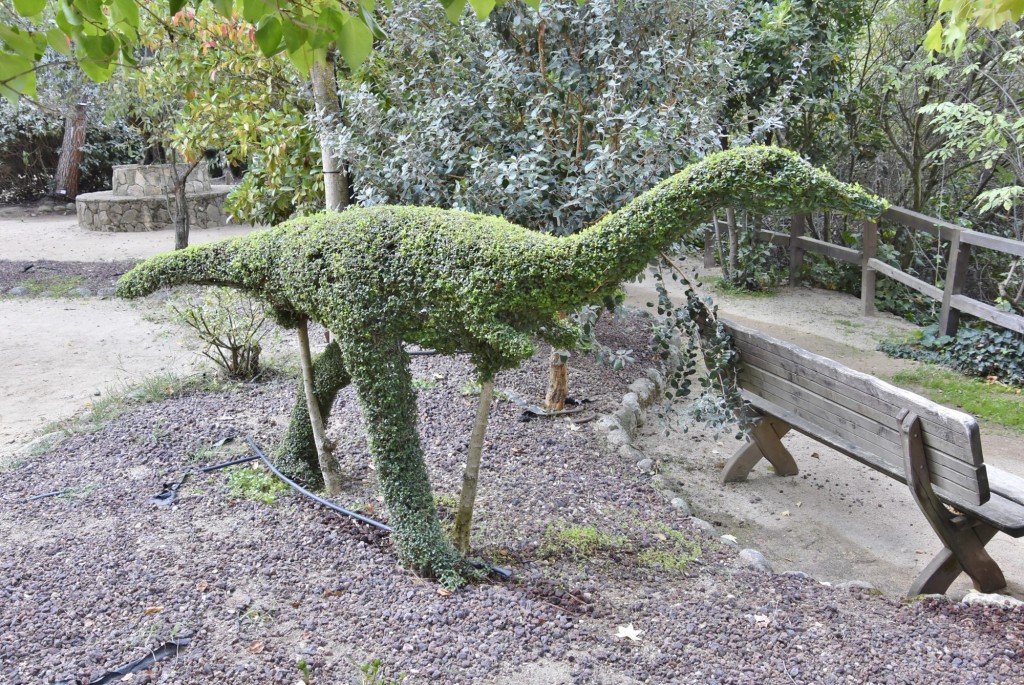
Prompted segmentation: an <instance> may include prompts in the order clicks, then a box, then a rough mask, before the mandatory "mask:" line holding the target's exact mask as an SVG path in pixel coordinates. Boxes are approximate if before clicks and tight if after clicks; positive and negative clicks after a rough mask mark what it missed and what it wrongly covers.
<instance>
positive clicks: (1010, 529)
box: [954, 478, 1024, 538]
mask: <svg viewBox="0 0 1024 685" xmlns="http://www.w3.org/2000/svg"><path fill="white" fill-rule="evenodd" d="M992 481H993V483H995V482H996V480H995V479H994V478H993V479H992ZM954 506H956V508H957V509H960V510H961V511H963V512H965V513H967V514H970V515H971V516H973V517H974V518H976V519H979V520H981V521H984V522H985V523H987V524H989V525H990V526H993V527H995V528H998V529H999V530H1001V531H1003V532H1004V533H1006V534H1007V535H1009V536H1010V537H1014V538H1019V537H1024V507H1022V506H1021V504H1020V502H1017V501H1014V500H1012V499H1007V498H1006V497H1003V496H1002V495H998V494H995V493H993V494H992V496H991V497H990V498H989V500H988V501H987V502H985V503H984V504H981V505H977V506H976V505H971V504H956V505H954Z"/></svg>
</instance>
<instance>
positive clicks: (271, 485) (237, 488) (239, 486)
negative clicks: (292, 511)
mask: <svg viewBox="0 0 1024 685" xmlns="http://www.w3.org/2000/svg"><path fill="white" fill-rule="evenodd" d="M228 488H229V489H230V490H231V494H232V495H234V496H235V497H239V498H242V499H248V500H252V501H254V502H262V503H263V504H274V502H276V501H277V496H278V494H280V493H281V492H284V491H285V490H287V489H288V486H287V485H285V484H284V483H282V482H281V481H279V480H278V479H277V478H276V477H275V476H274V475H273V474H272V473H270V472H269V471H267V470H266V469H265V468H263V467H262V466H242V467H235V468H232V469H231V471H230V472H229V473H228Z"/></svg>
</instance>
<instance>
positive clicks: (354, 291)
mask: <svg viewBox="0 0 1024 685" xmlns="http://www.w3.org/2000/svg"><path fill="white" fill-rule="evenodd" d="M722 206H743V207H746V208H748V209H751V210H755V211H761V212H772V211H796V212H805V211H810V210H813V209H822V208H829V209H835V210H838V211H841V212H845V213H847V214H852V215H857V216H874V215H877V214H878V213H880V212H881V211H882V209H883V208H884V205H883V203H882V201H881V200H879V199H877V198H875V197H873V196H871V195H869V194H868V193H866V192H864V191H863V190H861V189H860V188H859V187H856V186H850V185H847V184H843V183H840V182H839V181H837V180H835V179H834V178H832V177H831V176H829V175H828V174H827V173H824V172H821V171H818V170H816V169H814V168H813V167H811V166H809V165H808V164H806V163H805V162H803V161H801V160H800V159H799V158H798V157H797V156H796V155H794V154H793V153H791V152H788V151H785V150H782V149H779V148H765V147H753V148H742V149H737V150H732V151H729V152H724V153H719V154H716V155H712V156H710V157H708V158H707V159H705V160H703V161H702V162H700V163H698V164H695V165H693V166H691V167H689V168H687V169H686V170H684V171H683V172H681V173H679V174H676V175H675V176H673V177H671V178H669V179H667V180H666V181H664V182H662V183H660V184H659V185H658V186H656V187H655V188H654V189H653V190H651V191H648V192H647V193H645V194H643V195H641V196H640V197H639V198H637V199H636V200H634V201H633V202H631V203H630V204H629V205H627V206H626V207H625V208H623V209H622V210H619V211H618V212H615V213H614V214H611V215H608V216H606V217H605V218H603V219H602V220H600V221H599V222H597V223H596V224H594V225H593V226H591V227H589V228H587V229H585V230H584V231H582V232H580V233H578V234H576V235H574V236H570V237H566V238H558V237H554V236H550V235H546V234H541V233H537V232H535V231H531V230H529V229H526V228H523V227H520V226H516V225H515V224H511V223H509V222H507V221H505V220H503V219H501V218H498V217H488V216H480V215H475V214H469V213H465V212H459V211H451V210H441V209H433V208H422V207H372V208H362V209H350V210H348V211H346V212H343V213H340V214H320V215H317V216H313V217H308V218H303V219H297V220H294V221H290V222H288V223H285V224H282V225H280V226H277V227H275V228H272V229H269V230H267V231H263V232H259V233H254V234H250V235H248V236H243V237H240V238H235V239H232V240H228V241H224V242H220V243H215V244H211V245H203V246H196V247H191V248H188V249H186V250H183V251H180V252H174V253H169V254H165V255H160V256H157V257H154V258H152V259H150V260H147V261H145V262H143V263H142V264H140V265H139V266H137V267H136V268H135V269H133V270H132V271H131V272H129V273H128V274H126V275H125V276H124V277H123V278H122V280H121V281H120V283H119V284H118V294H119V295H121V296H124V297H137V296H140V295H145V294H148V293H150V292H152V291H154V290H156V289H157V288H159V287H162V286H171V285H178V284H185V283H191V284H210V285H228V286H232V287H236V288H239V289H242V290H245V291H248V292H250V293H252V294H254V295H256V296H259V297H261V298H263V299H265V300H267V301H268V302H269V303H271V305H272V306H273V307H274V309H275V312H276V313H277V317H278V319H279V320H280V321H281V322H282V323H284V324H286V325H287V324H288V323H289V322H291V321H295V320H297V318H298V317H301V316H308V317H310V318H312V319H314V320H317V321H319V322H321V323H322V324H323V325H324V326H326V327H327V328H328V329H330V330H331V331H332V332H333V333H334V335H335V336H336V338H337V341H338V344H339V348H340V352H341V360H342V362H343V366H344V370H343V371H342V372H340V373H337V370H336V371H335V375H336V376H337V377H338V379H339V382H340V383H342V384H344V383H345V382H347V380H348V378H347V376H349V375H350V376H351V379H352V381H353V382H354V383H355V384H356V389H357V393H358V396H359V399H360V403H361V404H362V406H363V410H364V416H365V418H366V422H367V433H368V436H369V443H370V450H371V453H372V454H373V456H374V459H375V461H376V467H377V474H378V477H379V480H380V483H381V488H382V490H383V495H384V498H385V502H386V503H387V506H388V510H389V512H390V515H391V522H392V524H393V526H394V528H395V538H396V543H397V546H398V550H399V554H400V556H401V558H402V560H403V562H405V563H406V564H407V565H410V566H412V567H413V568H415V569H417V570H419V571H420V572H423V573H425V574H428V575H433V576H438V577H441V578H442V580H445V581H448V582H452V583H454V582H457V581H458V579H459V578H460V577H461V575H462V573H463V572H464V570H465V567H464V562H463V561H462V559H461V557H460V556H459V555H458V554H457V553H456V552H455V550H454V549H453V548H452V547H451V545H450V543H449V542H448V541H447V540H446V539H445V537H444V535H443V533H442V531H441V528H440V525H439V524H438V521H437V516H436V512H435V510H434V504H433V499H432V497H431V492H430V484H429V480H428V478H427V473H426V466H425V464H424V461H423V454H422V448H421V447H420V443H419V439H418V434H417V430H416V401H415V392H414V390H413V387H412V379H411V376H410V374H409V359H408V355H407V354H406V353H405V352H404V350H403V347H402V346H403V344H404V343H415V344H419V345H422V346H425V347H431V348H434V349H436V350H438V351H440V352H442V353H451V352H454V351H455V350H456V349H462V350H465V351H467V352H469V353H470V354H471V356H472V361H473V363H474V365H475V366H476V368H477V370H478V373H479V375H480V376H481V378H483V379H489V378H491V377H493V375H494V374H495V373H496V372H497V371H499V370H501V369H506V368H512V367H514V366H516V365H518V364H519V363H520V362H521V361H522V360H524V359H526V358H528V357H529V356H531V355H532V353H533V339H534V337H540V338H541V339H544V340H547V341H549V342H551V343H553V344H555V345H557V346H570V345H571V344H572V340H573V339H574V337H575V335H574V332H573V331H571V330H570V329H568V328H567V327H566V325H565V324H564V323H562V322H561V321H560V320H559V317H558V312H560V311H565V310H574V309H576V308H578V307H580V306H581V305H583V304H587V303H592V302H599V301H601V300H602V299H603V298H604V297H606V296H607V295H609V294H611V293H612V292H613V291H614V290H615V289H616V288H617V287H618V285H619V284H620V283H621V282H622V281H623V280H625V279H628V278H632V277H634V276H636V275H638V274H640V273H641V272H642V271H643V269H644V267H645V266H646V265H647V263H648V262H649V261H650V260H651V258H652V257H654V256H656V255H657V254H659V253H660V252H662V251H663V250H665V249H666V248H667V247H668V246H669V245H671V244H673V243H675V242H678V241H680V240H681V239H683V238H684V237H685V236H686V235H687V234H688V233H689V232H690V231H693V230H696V229H697V228H698V227H699V226H700V224H701V223H702V222H703V221H705V220H706V219H707V218H708V216H709V215H710V213H711V212H712V211H713V210H714V209H716V208H718V207H722ZM345 372H347V374H346V373H345ZM335 392H336V389H335ZM318 395H319V390H318ZM325 409H326V408H325ZM294 420H295V419H294V417H293V421H294ZM307 420H308V419H307ZM294 430H298V429H297V428H296V427H295V426H293V427H292V428H290V430H289V434H292V432H293V431H294ZM301 434H302V431H301V430H298V432H297V433H296V435H301ZM301 439H305V438H301ZM300 441H301V440H300Z"/></svg>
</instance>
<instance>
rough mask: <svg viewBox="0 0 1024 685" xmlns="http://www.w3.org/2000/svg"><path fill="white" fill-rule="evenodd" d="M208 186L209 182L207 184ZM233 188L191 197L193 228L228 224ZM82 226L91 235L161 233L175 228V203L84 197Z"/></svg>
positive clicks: (79, 202)
mask: <svg viewBox="0 0 1024 685" xmlns="http://www.w3.org/2000/svg"><path fill="white" fill-rule="evenodd" d="M207 182H208V180H207ZM229 192H231V186H211V188H210V189H209V190H206V191H201V192H196V193H190V194H189V195H188V215H189V222H190V224H191V227H192V228H213V227H215V226H223V225H224V224H226V223H227V217H226V216H225V214H224V198H225V197H226V196H227V194H228V193H229ZM75 204H76V207H77V210H78V223H79V225H80V226H81V227H82V228H84V229H86V230H90V231H108V232H118V233H120V232H134V231H159V230H163V229H167V228H171V227H172V226H173V223H174V222H173V220H172V214H173V212H174V200H173V199H172V198H169V197H167V196H165V195H164V196H158V197H133V196H118V195H114V194H113V193H111V192H110V191H104V192H100V193H84V194H82V195H79V196H78V198H77V199H76V203H75Z"/></svg>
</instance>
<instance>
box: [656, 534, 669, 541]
mask: <svg viewBox="0 0 1024 685" xmlns="http://www.w3.org/2000/svg"><path fill="white" fill-rule="evenodd" d="M654 539H655V540H661V541H662V542H665V541H666V540H668V537H667V536H665V535H663V534H662V533H655V534H654Z"/></svg>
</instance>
